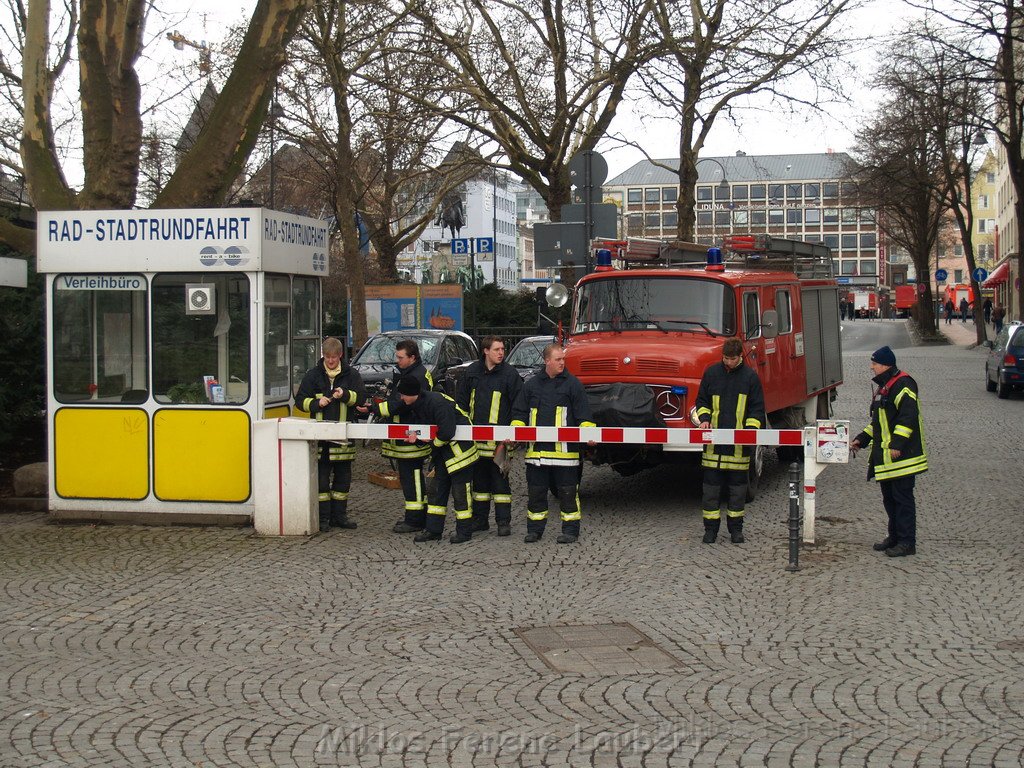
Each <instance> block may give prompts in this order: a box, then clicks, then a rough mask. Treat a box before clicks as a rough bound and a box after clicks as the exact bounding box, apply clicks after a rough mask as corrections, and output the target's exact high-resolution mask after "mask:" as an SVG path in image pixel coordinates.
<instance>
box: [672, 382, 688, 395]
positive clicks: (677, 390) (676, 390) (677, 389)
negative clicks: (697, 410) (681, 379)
mask: <svg viewBox="0 0 1024 768" xmlns="http://www.w3.org/2000/svg"><path fill="white" fill-rule="evenodd" d="M687 392H689V390H688V389H687V388H686V387H683V386H680V385H678V384H676V385H675V386H673V387H672V394H673V395H677V396H682V395H685V394H686V393H687Z"/></svg>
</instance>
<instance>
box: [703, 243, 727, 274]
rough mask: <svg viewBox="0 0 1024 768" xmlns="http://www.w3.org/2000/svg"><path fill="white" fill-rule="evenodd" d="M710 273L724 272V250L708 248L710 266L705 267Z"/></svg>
mask: <svg viewBox="0 0 1024 768" xmlns="http://www.w3.org/2000/svg"><path fill="white" fill-rule="evenodd" d="M705 270H706V271H708V272H724V271H725V265H724V264H723V263H722V249H721V248H708V265H707V267H705Z"/></svg>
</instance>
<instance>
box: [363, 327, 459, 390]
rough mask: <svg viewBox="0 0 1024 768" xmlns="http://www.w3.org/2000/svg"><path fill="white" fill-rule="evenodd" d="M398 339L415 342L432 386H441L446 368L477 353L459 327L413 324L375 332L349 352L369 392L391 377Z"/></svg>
mask: <svg viewBox="0 0 1024 768" xmlns="http://www.w3.org/2000/svg"><path fill="white" fill-rule="evenodd" d="M402 339H412V340H413V341H415V342H416V344H417V345H418V346H419V348H420V359H421V360H422V361H423V365H424V366H426V368H427V370H428V371H430V375H431V376H432V377H433V379H434V387H435V388H440V389H443V388H444V381H445V376H446V374H447V373H448V369H449V368H451V367H452V366H455V365H461V364H462V363H468V362H472V361H473V360H476V359H477V357H479V353H478V351H477V348H476V343H475V342H474V341H473V339H471V338H470V337H469V336H468V335H466V334H465V333H463V332H462V331H448V330H427V329H424V328H416V329H413V330H408V331H385V332H384V333H378V334H377V335H376V336H371V337H370V338H369V340H367V342H366V343H365V344H364V345H363V346H362V348H361V349H360V350H359V351H358V352H356V353H355V354H354V355H353V356H352V367H353V368H355V369H356V370H357V371H359V375H360V376H362V377H363V381H364V382H365V383H366V385H367V389H368V390H370V391H371V392H372V391H373V390H375V389H377V387H378V386H379V385H381V384H387V383H389V382H390V381H391V376H392V374H394V372H395V345H396V344H397V343H398V342H400V341H402Z"/></svg>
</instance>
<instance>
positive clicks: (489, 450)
mask: <svg viewBox="0 0 1024 768" xmlns="http://www.w3.org/2000/svg"><path fill="white" fill-rule="evenodd" d="M481 347H482V348H483V359H482V360H478V361H476V362H475V363H473V364H472V365H470V366H469V368H468V369H467V370H466V373H465V375H464V376H463V378H462V380H461V382H460V383H459V389H458V394H457V396H456V398H455V402H456V403H458V406H459V408H461V409H462V410H463V411H465V412H466V413H468V414H469V418H470V420H471V421H472V422H473V423H474V424H476V425H484V424H487V425H491V424H493V425H503V426H507V425H508V424H509V422H510V421H511V420H512V406H513V404H514V403H515V401H516V398H517V397H518V396H519V390H521V389H522V388H523V380H522V377H520V375H519V373H518V372H517V371H516V370H515V368H513V367H512V366H511V365H509V364H508V363H506V362H505V342H504V341H503V340H502V339H501V338H499V337H497V336H485V337H484V338H483V341H482V342H481ZM476 447H477V451H478V452H479V454H480V461H478V462H477V463H476V465H475V468H474V470H473V530H474V531H486V530H488V529H489V528H490V523H489V522H488V518H489V516H490V507H491V502H492V501H493V502H494V522H495V523H497V526H498V535H499V536H508V535H510V534H511V533H512V487H511V486H510V485H509V482H508V477H506V476H505V475H504V474H502V472H501V470H500V469H499V468H498V465H497V464H495V462H494V452H495V450H496V449H497V443H495V442H494V441H493V440H492V441H489V442H478V443H477V444H476ZM506 447H507V446H506Z"/></svg>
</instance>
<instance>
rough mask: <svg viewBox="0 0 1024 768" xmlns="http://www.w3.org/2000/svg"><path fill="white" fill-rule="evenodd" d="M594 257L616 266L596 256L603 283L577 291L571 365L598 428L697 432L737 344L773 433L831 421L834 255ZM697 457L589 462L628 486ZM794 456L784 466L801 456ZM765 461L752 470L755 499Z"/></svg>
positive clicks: (659, 250)
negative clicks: (712, 372)
mask: <svg viewBox="0 0 1024 768" xmlns="http://www.w3.org/2000/svg"><path fill="white" fill-rule="evenodd" d="M598 245H599V248H600V249H603V250H607V251H609V252H611V253H613V254H616V255H617V257H618V263H617V265H616V266H612V265H611V264H609V263H607V262H608V261H610V259H607V258H605V259H604V261H605V262H606V263H605V264H604V265H601V262H602V259H601V253H600V250H599V251H598V255H599V258H598V263H599V266H598V271H596V272H593V273H591V274H588V275H586V276H585V277H583V278H582V279H581V280H580V281H579V282H578V283H577V285H576V290H575V297H574V304H573V312H572V320H571V325H570V328H569V333H568V339H567V341H568V343H567V346H566V364H567V366H568V368H569V370H570V371H571V372H572V373H573V374H574V375H575V376H577V377H579V379H580V380H581V381H582V382H583V384H584V385H585V386H586V387H587V390H588V394H589V395H590V400H591V404H592V406H593V408H594V415H595V420H596V421H597V423H598V424H599V425H602V426H604V425H613V426H652V425H663V426H670V427H683V426H686V427H689V426H691V422H690V417H689V412H690V411H691V409H692V408H693V405H694V401H695V399H696V396H697V389H698V386H699V385H700V380H701V376H702V375H703V373H704V370H705V369H706V368H707V367H708V366H709V365H711V364H712V363H716V362H719V361H720V360H721V349H722V342H723V341H724V339H725V338H727V337H730V336H737V337H739V338H740V339H741V340H742V341H743V347H744V352H745V362H746V364H748V365H750V366H751V367H753V368H754V370H756V371H757V373H758V374H759V375H760V377H761V381H762V383H763V385H764V393H765V401H766V406H767V410H768V415H769V422H770V426H771V427H772V428H776V429H782V428H798V427H802V426H804V425H805V424H807V423H813V421H814V420H815V419H817V418H827V417H828V415H829V412H830V403H831V400H833V399H835V390H836V388H837V387H838V386H839V384H841V383H842V378H843V369H842V356H841V350H840V338H839V332H840V329H839V293H838V288H837V285H836V280H835V276H834V274H833V272H832V259H831V252H830V250H829V249H828V248H827V247H826V246H824V245H821V244H816V243H804V242H800V241H795V240H783V239H779V238H773V237H769V236H767V235H746V236H730V237H727V238H726V239H725V244H724V245H725V258H724V259H721V262H722V263H710V264H709V260H711V261H715V260H716V259H715V254H714V253H713V252H711V251H709V249H708V248H707V247H706V246H699V245H696V244H692V243H681V242H672V243H663V242H660V241H653V240H639V239H629V240H625V241H605V242H601V243H599V244H598ZM714 250H715V251H718V249H714ZM720 253H721V252H718V254H720ZM694 450H697V449H695V448H687V449H682V451H681V452H679V453H677V452H675V451H673V450H672V449H670V448H668V447H665V446H652V445H621V446H609V445H605V446H598V447H597V449H596V451H595V452H594V454H593V456H592V460H593V461H594V463H596V464H604V463H607V464H610V465H611V466H612V467H613V468H614V469H615V470H616V471H618V472H620V473H622V474H624V475H629V474H633V473H634V472H637V471H640V470H642V469H644V468H646V467H650V466H654V465H657V464H659V463H662V462H665V461H671V460H678V459H684V458H688V459H690V460H693V459H694V458H696V454H695V453H693V451H694ZM780 450H784V449H780ZM789 450H790V451H791V452H792V453H791V455H785V456H783V457H782V458H783V459H789V460H792V459H795V458H797V457H798V456H800V455H802V452H801V450H800V449H796V450H794V449H789ZM761 451H762V449H758V454H757V455H756V456H755V460H754V461H752V462H751V478H750V480H751V482H750V488H751V490H750V492H749V494H750V495H751V497H752V495H753V492H754V491H755V490H756V487H757V481H758V479H759V477H760V472H761V464H762V461H763V457H762V454H761Z"/></svg>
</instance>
